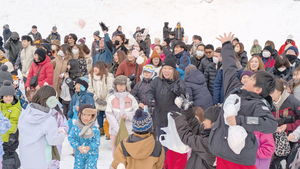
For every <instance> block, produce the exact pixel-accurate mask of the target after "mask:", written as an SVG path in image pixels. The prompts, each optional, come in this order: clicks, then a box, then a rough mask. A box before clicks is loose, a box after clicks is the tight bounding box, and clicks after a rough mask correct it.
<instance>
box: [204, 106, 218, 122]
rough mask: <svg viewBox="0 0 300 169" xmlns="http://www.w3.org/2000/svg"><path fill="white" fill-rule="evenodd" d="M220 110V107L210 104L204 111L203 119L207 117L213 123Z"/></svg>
mask: <svg viewBox="0 0 300 169" xmlns="http://www.w3.org/2000/svg"><path fill="white" fill-rule="evenodd" d="M220 111H221V107H219V106H211V107H209V108H207V109H206V110H205V111H204V115H203V119H208V120H210V121H211V122H212V123H214V122H216V121H217V119H218V117H219V113H220Z"/></svg>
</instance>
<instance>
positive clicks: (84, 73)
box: [77, 58, 89, 76]
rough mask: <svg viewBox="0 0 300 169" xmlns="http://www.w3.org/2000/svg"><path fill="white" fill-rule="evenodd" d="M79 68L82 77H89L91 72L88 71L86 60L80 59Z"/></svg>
mask: <svg viewBox="0 0 300 169" xmlns="http://www.w3.org/2000/svg"><path fill="white" fill-rule="evenodd" d="M77 61H78V63H79V64H78V66H79V71H80V73H81V75H82V76H88V75H89V72H88V70H87V65H86V60H85V59H83V58H78V59H77Z"/></svg>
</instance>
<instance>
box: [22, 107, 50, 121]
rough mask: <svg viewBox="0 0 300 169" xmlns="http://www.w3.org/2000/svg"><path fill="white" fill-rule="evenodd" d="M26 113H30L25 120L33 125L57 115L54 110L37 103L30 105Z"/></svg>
mask: <svg viewBox="0 0 300 169" xmlns="http://www.w3.org/2000/svg"><path fill="white" fill-rule="evenodd" d="M26 111H28V114H27V115H26V117H25V120H26V121H27V122H28V123H31V124H40V123H42V122H44V121H45V120H46V119H48V118H49V116H52V115H53V114H54V113H55V111H53V109H50V108H49V107H44V106H41V105H39V104H36V103H32V104H30V105H28V106H27V109H26Z"/></svg>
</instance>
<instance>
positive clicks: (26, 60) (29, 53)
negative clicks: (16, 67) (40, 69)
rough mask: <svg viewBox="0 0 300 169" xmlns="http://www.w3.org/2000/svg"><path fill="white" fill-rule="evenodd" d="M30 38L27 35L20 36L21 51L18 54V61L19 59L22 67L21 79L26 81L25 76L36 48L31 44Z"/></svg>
mask: <svg viewBox="0 0 300 169" xmlns="http://www.w3.org/2000/svg"><path fill="white" fill-rule="evenodd" d="M31 43H32V39H31V37H30V36H28V35H24V36H22V47H23V49H22V51H21V54H20V61H21V67H22V69H21V70H22V76H23V78H22V81H23V82H24V83H26V81H27V76H28V72H29V69H30V67H31V65H32V62H33V60H34V54H35V50H36V48H35V47H34V46H31Z"/></svg>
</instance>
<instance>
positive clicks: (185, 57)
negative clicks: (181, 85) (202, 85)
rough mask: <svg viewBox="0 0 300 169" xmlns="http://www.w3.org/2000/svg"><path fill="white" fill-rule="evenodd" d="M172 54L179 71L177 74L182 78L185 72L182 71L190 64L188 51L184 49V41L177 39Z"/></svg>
mask: <svg viewBox="0 0 300 169" xmlns="http://www.w3.org/2000/svg"><path fill="white" fill-rule="evenodd" d="M174 54H175V57H176V59H177V65H178V67H177V69H176V70H177V71H178V72H179V74H180V76H181V78H182V80H183V79H184V76H185V73H184V71H185V68H186V67H187V66H188V65H190V64H191V60H190V53H189V52H188V50H187V49H186V45H185V43H184V42H182V41H178V42H177V43H176V44H175V48H174Z"/></svg>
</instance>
